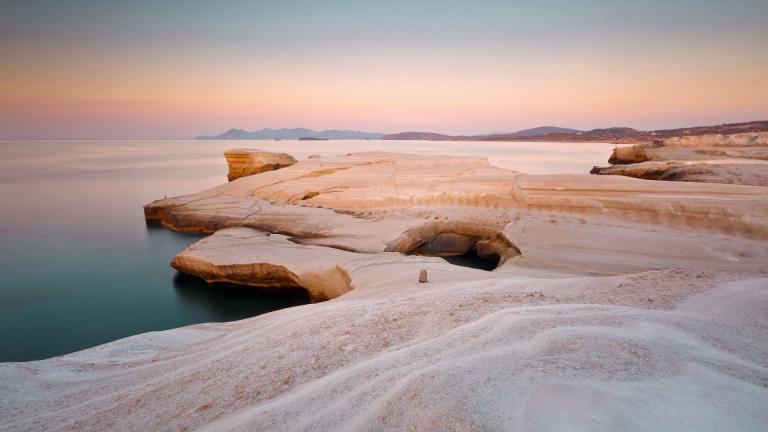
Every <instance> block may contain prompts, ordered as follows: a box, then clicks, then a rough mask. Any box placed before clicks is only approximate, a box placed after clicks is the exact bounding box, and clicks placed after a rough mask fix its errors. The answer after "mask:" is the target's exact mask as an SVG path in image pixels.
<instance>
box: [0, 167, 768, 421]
mask: <svg viewBox="0 0 768 432" xmlns="http://www.w3.org/2000/svg"><path fill="white" fill-rule="evenodd" d="M145 214H146V216H147V219H149V220H158V221H161V222H162V223H163V224H165V225H166V226H168V227H171V228H174V229H180V230H190V231H200V232H216V233H215V234H214V235H212V236H210V237H208V238H206V239H203V240H202V241H200V242H198V243H197V244H195V245H192V246H191V247H189V248H188V249H186V250H185V251H182V252H181V253H180V254H179V255H178V256H177V257H176V258H175V260H174V266H176V267H177V268H179V269H182V270H183V271H186V272H189V273H193V274H197V275H199V276H201V277H204V278H206V279H208V280H211V281H229V282H237V283H245V284H251V285H256V286H261V287H263V288H265V289H274V288H282V287H285V286H287V285H290V284H295V285H296V286H298V287H301V288H303V289H306V290H307V291H308V292H309V293H310V294H311V295H312V296H313V298H315V299H316V300H321V299H324V298H331V300H328V301H325V302H320V303H312V304H308V305H304V306H299V307H294V308H289V309H283V310H280V311H276V312H272V313H269V314H265V315H261V316H257V317H254V318H250V319H246V320H242V321H238V322H233V323H225V324H202V325H195V326H190V327H186V328H182V329H175V330H169V331H165V332H154V333H147V334H143V335H138V336H134V337H130V338H126V339H123V340H119V341H115V342H112V343H109V344H105V345H102V346H99V347H95V348H92V349H89V350H85V351H81V352H78V353H73V354H70V355H66V356H61V357H56V358H53V359H49V360H44V361H38V362H29V363H6V364H0V430H14V431H15V430H20V431H26V430H120V431H126V430H127V431H146V430H202V431H253V430H259V431H286V430H295V431H360V430H376V431H402V430H426V431H432V430H526V431H552V430H594V431H613V430H633V431H657V430H676V431H704V430H712V431H716V430H729V431H762V430H765V429H766V425H768V411H766V409H765V407H766V406H768V313H766V311H768V274H766V267H765V263H766V262H768V246H766V245H767V244H768V188H766V187H759V186H736V185H725V184H706V183H685V182H653V181H646V180H638V179H631V178H626V177H618V176H615V177H604V176H589V175H577V176H530V175H525V174H520V173H515V172H511V171H506V170H501V169H498V168H495V167H492V166H491V165H489V164H488V163H487V161H486V160H484V159H482V158H459V157H446V156H436V157H419V156H409V155H396V154H384V153H365V154H353V155H348V156H340V157H324V158H321V159H307V160H303V161H301V162H298V163H296V164H295V165H293V166H291V167H287V168H284V169H281V170H278V171H269V172H264V173H261V174H258V175H254V176H249V177H245V178H242V179H239V180H238V181H235V182H232V183H229V184H227V185H223V186H221V187H218V188H214V189H211V190H209V191H205V192H202V193H200V194H195V195H190V196H186V197H178V198H172V199H167V200H160V201H157V202H155V203H152V204H149V205H147V207H146V208H145ZM225 228H228V229H225ZM260 230H261V231H260ZM264 231H268V232H271V233H281V234H283V235H286V236H291V238H290V239H289V238H287V237H284V236H279V235H275V234H271V235H269V236H266V235H265V233H264ZM468 250H475V251H476V252H477V253H478V254H480V255H485V256H493V257H496V258H498V259H499V261H500V263H501V265H500V266H499V267H498V268H497V269H496V270H494V271H492V272H486V271H481V270H476V269H469V268H465V267H458V266H453V265H450V264H448V263H447V262H446V261H444V260H443V259H441V258H438V257H429V256H421V255H419V254H431V255H451V254H459V253H463V252H466V251H468ZM387 251H394V252H387ZM397 252H405V253H410V254H416V255H403V254H400V253H397ZM422 269H423V270H427V271H428V274H429V282H428V283H426V284H425V283H419V282H418V275H419V272H420V271H421V270H422Z"/></svg>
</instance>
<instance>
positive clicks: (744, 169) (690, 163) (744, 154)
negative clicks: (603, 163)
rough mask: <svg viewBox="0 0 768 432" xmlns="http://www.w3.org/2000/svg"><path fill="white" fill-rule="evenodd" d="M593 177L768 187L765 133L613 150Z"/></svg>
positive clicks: (685, 138) (671, 140)
mask: <svg viewBox="0 0 768 432" xmlns="http://www.w3.org/2000/svg"><path fill="white" fill-rule="evenodd" d="M608 162H609V163H611V164H614V165H613V166H609V167H594V168H593V169H592V174H601V175H622V176H627V177H635V178H642V179H648V180H675V181H690V182H704V183H727V184H740V185H750V186H768V132H750V133H739V134H731V135H697V136H683V137H675V138H669V139H666V140H664V141H663V142H657V143H654V144H640V145H634V146H624V147H616V148H615V149H614V150H613V153H612V154H611V156H610V158H609V159H608Z"/></svg>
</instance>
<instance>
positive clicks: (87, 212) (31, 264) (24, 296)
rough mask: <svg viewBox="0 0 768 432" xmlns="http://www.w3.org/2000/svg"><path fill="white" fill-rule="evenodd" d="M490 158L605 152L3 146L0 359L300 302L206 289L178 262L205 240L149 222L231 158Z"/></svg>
mask: <svg viewBox="0 0 768 432" xmlns="http://www.w3.org/2000/svg"><path fill="white" fill-rule="evenodd" d="M231 147H256V148H262V149H264V150H270V151H281V152H288V153H291V154H293V155H294V156H296V157H297V158H298V159H303V158H306V157H307V156H308V155H310V154H319V155H332V154H344V153H348V152H352V151H394V152H408V153H418V154H427V155H429V154H457V155H470V156H489V158H490V161H491V162H492V163H494V164H496V165H497V166H500V167H503V168H509V169H516V170H520V171H525V172H531V173H587V172H588V171H589V169H590V168H591V167H592V166H593V165H597V164H601V163H604V162H605V159H606V157H607V155H608V153H609V150H610V146H608V145H605V144H585V143H578V144H569V143H562V144H552V143H478V142H470V143H462V142H428V141H418V142H405V141H320V142H310V141H53V142H45V141H0V209H2V217H0V308H1V310H2V313H0V341H2V343H0V361H24V360H33V359H40V358H46V357H50V356H54V355H59V354H64V353H68V352H72V351H76V350H80V349H84V348H88V347H91V346H94V345H98V344H101V343H104V342H108V341H111V340H115V339H118V338H122V337H126V336H130V335H134V334H138V333H143V332H147V331H153V330H163V329H169V328H174V327H179V326H183V325H188V324H194V323H200V322H210V321H228V320H233V319H240V318H245V317H248V316H254V315H258V314H261V313H265V312H269V311H272V310H275V309H280V308H283V307H288V306H292V305H296V304H301V303H303V302H304V301H305V300H303V299H301V298H296V297H295V296H290V297H280V296H276V295H273V294H269V295H268V294H263V293H261V292H258V291H257V290H254V289H250V288H245V289H234V288H232V287H220V286H213V287H211V286H208V285H207V284H204V282H202V281H200V280H198V279H194V278H193V279H188V278H185V277H181V276H178V275H177V273H176V272H175V271H174V270H173V269H172V268H171V267H170V265H169V263H170V261H171V259H172V258H173V256H174V255H175V254H176V253H178V252H179V251H180V250H181V249H183V248H184V247H185V246H186V245H188V244H189V243H192V242H195V241H197V240H198V239H199V238H201V236H200V235H197V234H182V233H176V232H172V231H169V230H167V229H164V228H161V227H157V226H153V225H149V226H148V225H146V224H145V222H144V213H143V210H142V206H143V205H144V204H146V203H148V202H150V201H153V200H155V199H158V198H162V197H163V196H169V197H171V196H177V195H184V194H189V193H194V192H198V191H201V190H204V189H207V188H210V187H213V186H217V185H219V184H222V183H225V182H226V171H227V169H226V163H225V161H224V158H223V157H222V152H223V150H225V149H227V148H231Z"/></svg>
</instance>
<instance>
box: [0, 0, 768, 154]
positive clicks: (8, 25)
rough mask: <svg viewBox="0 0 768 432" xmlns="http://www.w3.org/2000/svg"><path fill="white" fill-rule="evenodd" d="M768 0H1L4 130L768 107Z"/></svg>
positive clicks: (546, 118) (366, 124)
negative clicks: (204, 0) (215, 0)
mask: <svg viewBox="0 0 768 432" xmlns="http://www.w3.org/2000/svg"><path fill="white" fill-rule="evenodd" d="M767 22H768V1H766V0H731V1H727V2H726V1H710V0H665V1H655V0H645V1H636V0H634V1H622V0H613V1H597V0H593V1H586V0H569V1H566V0H538V1H517V0H505V1H502V0H496V1H491V0H474V1H452V0H423V1H417V0H411V1H401V0H388V1H375V2H374V1H363V0H358V1H352V0H323V1H315V0H311V1H300V0H280V1H258V0H253V1H218V2H214V1H207V2H203V1H194V0H187V1H174V0H165V1H141V0H134V1H129V0H122V1H109V0H105V1H95V0H94V1H71V0H70V1H67V0H56V1H36V0H19V1H16V0H0V139H102V138H114V139H145V138H147V139H151V138H157V139H161V138H162V139H166V138H167V139H173V138H190V137H194V136H196V135H202V134H217V133H220V132H223V131H224V130H226V129H229V128H231V127H237V128H243V129H248V130H254V129H260V128H264V127H270V128H280V127H308V128H314V129H333V128H338V129H356V130H364V131H369V132H384V133H389V132H401V131H432V132H443V133H452V134H474V133H489V132H507V131H515V130H519V129H524V128H529V127H535V126H542V125H557V126H563V127H572V128H577V129H592V128H598V127H607V126H629V127H634V128H637V129H644V130H650V129H662V128H674V127H685V126H695V125H709V124H719V123H724V122H739V121H749V120H766V119H768V48H766V46H768V25H766V23H767Z"/></svg>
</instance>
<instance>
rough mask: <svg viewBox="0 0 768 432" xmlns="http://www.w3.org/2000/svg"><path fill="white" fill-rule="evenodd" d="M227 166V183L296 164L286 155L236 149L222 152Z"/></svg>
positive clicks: (294, 160) (291, 157)
mask: <svg viewBox="0 0 768 432" xmlns="http://www.w3.org/2000/svg"><path fill="white" fill-rule="evenodd" d="M224 157H225V158H226V159H227V165H229V172H228V173H227V178H228V179H229V181H232V180H237V179H239V178H240V177H245V176H249V175H254V174H259V173H262V172H265V171H272V170H276V169H280V168H285V167H288V166H291V165H293V164H295V163H296V159H294V158H293V156H291V155H289V154H286V153H272V152H267V151H262V150H257V149H249V148H236V149H230V150H227V151H225V152H224Z"/></svg>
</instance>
